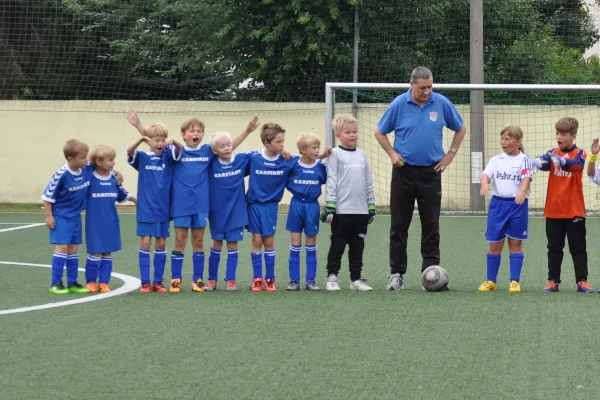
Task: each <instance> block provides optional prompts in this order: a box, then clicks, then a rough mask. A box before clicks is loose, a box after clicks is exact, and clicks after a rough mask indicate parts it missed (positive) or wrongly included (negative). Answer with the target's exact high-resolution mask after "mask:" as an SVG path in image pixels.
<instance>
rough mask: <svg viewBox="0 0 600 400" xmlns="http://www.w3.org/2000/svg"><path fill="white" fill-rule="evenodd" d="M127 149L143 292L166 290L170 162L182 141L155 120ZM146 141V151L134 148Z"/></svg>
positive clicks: (176, 153) (178, 150)
mask: <svg viewBox="0 0 600 400" xmlns="http://www.w3.org/2000/svg"><path fill="white" fill-rule="evenodd" d="M144 133H145V135H144V136H140V137H139V138H138V139H137V140H136V141H135V142H133V144H132V145H131V146H129V148H128V149H127V162H128V163H129V164H130V165H131V166H132V167H133V168H135V169H136V170H137V171H138V187H137V193H138V203H137V210H136V219H137V235H138V236H140V249H139V266H140V275H141V280H142V288H141V290H140V291H141V292H142V293H150V292H153V291H154V292H161V293H164V292H168V290H167V289H165V287H164V286H163V283H162V281H163V275H164V272H165V264H166V262H167V252H166V250H165V241H166V238H168V237H169V215H170V213H169V210H170V208H171V201H170V199H171V196H170V192H171V180H172V176H173V164H174V163H175V161H176V160H177V159H178V158H179V156H180V150H181V145H180V144H179V143H177V142H176V141H174V140H173V139H172V138H168V130H167V128H166V127H165V126H164V125H161V124H154V125H151V126H150V127H148V128H147V129H145V132H144ZM143 142H145V143H148V146H149V147H150V151H149V152H144V151H139V150H136V149H137V148H138V146H139V145H140V144H141V143H143ZM152 237H154V238H155V242H154V279H153V280H152V284H151V283H150V247H151V246H152Z"/></svg>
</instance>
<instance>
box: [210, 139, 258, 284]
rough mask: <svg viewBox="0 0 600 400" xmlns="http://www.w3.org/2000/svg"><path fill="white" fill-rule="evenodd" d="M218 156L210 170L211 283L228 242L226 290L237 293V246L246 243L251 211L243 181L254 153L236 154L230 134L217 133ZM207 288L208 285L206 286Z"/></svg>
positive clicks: (214, 148)
mask: <svg viewBox="0 0 600 400" xmlns="http://www.w3.org/2000/svg"><path fill="white" fill-rule="evenodd" d="M210 146H211V148H212V151H213V153H214V154H215V155H216V156H217V157H215V159H214V161H213V162H212V165H211V167H210V170H209V178H208V182H209V186H210V191H209V193H210V211H209V213H208V220H209V222H210V234H211V238H212V245H211V248H210V256H209V257H208V278H209V280H208V282H209V283H210V282H211V281H213V282H216V281H217V279H218V271H219V263H220V261H221V249H222V248H223V241H224V240H226V241H227V266H226V270H225V283H226V288H227V290H236V288H237V287H236V270H237V265H238V242H239V241H242V240H244V227H245V226H246V225H248V211H247V210H246V198H245V196H244V177H245V176H247V175H248V164H249V163H250V156H251V154H253V153H254V152H251V153H233V141H232V139H231V135H230V134H229V133H228V132H217V133H215V134H214V135H212V137H211V139H210ZM207 288H208V285H207Z"/></svg>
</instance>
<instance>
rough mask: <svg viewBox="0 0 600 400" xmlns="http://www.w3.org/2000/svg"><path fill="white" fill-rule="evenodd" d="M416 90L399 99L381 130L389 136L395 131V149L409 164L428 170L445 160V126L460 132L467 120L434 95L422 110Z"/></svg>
mask: <svg viewBox="0 0 600 400" xmlns="http://www.w3.org/2000/svg"><path fill="white" fill-rule="evenodd" d="M411 93H412V89H408V91H407V92H405V93H403V94H401V95H400V96H398V97H396V98H395V99H394V101H392V103H391V104H390V106H389V107H388V109H387V110H386V111H385V112H384V113H383V116H382V117H381V120H380V121H379V124H378V125H377V128H378V129H379V131H380V132H381V133H382V134H384V135H387V134H388V133H390V132H391V131H394V132H395V139H394V150H395V151H396V153H398V154H400V155H401V156H402V158H403V159H404V161H406V163H407V164H409V165H416V166H420V167H426V166H429V165H433V164H435V163H437V162H438V161H440V160H441V159H442V158H443V157H444V154H445V153H444V149H443V147H442V142H443V137H442V135H443V129H444V126H445V127H447V128H449V129H451V130H453V131H455V132H456V131H459V130H460V128H462V126H463V119H462V117H461V116H460V114H459V113H458V111H457V110H456V107H455V106H454V104H452V102H451V101H450V100H448V99H447V98H446V97H444V96H443V95H441V94H439V93H435V92H432V93H431V96H430V97H429V99H428V100H427V103H426V104H425V105H424V106H423V107H421V106H420V105H419V104H417V103H415V102H414V101H413V100H412V95H411Z"/></svg>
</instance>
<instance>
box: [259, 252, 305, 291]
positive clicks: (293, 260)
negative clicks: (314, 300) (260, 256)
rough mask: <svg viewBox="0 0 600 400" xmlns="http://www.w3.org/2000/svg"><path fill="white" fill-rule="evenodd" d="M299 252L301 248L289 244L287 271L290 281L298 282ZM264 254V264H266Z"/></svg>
mask: <svg viewBox="0 0 600 400" xmlns="http://www.w3.org/2000/svg"><path fill="white" fill-rule="evenodd" d="M300 250H302V247H300V246H294V245H293V244H290V259H289V271H290V281H296V282H300ZM266 254H267V253H266V252H265V262H266Z"/></svg>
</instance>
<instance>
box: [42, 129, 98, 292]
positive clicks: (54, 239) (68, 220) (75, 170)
mask: <svg viewBox="0 0 600 400" xmlns="http://www.w3.org/2000/svg"><path fill="white" fill-rule="evenodd" d="M88 151H89V147H88V145H87V144H85V143H83V142H82V141H80V140H78V139H70V140H67V142H66V143H65V145H64V147H63V153H64V155H65V159H66V160H67V163H66V164H65V165H63V166H62V167H61V168H60V169H59V170H58V171H57V172H56V173H55V174H54V175H53V176H52V179H51V180H50V183H48V186H46V189H45V190H44V193H43V194H42V196H41V198H42V200H44V213H45V214H46V226H47V227H48V229H50V244H53V245H55V248H54V254H53V255H52V281H51V286H50V292H51V293H53V294H66V293H69V292H75V293H88V290H87V289H86V288H84V287H83V286H81V285H80V284H79V283H78V282H77V276H78V274H79V272H78V266H79V257H78V255H77V246H78V245H80V244H81V242H82V235H81V212H82V211H83V210H84V209H85V206H86V198H87V193H88V187H89V186H90V179H91V175H92V171H93V169H92V167H91V166H90V165H89V164H88V163H87V156H88ZM65 264H66V266H67V287H66V288H65V287H64V286H63V283H62V275H63V269H64V266H65Z"/></svg>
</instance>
